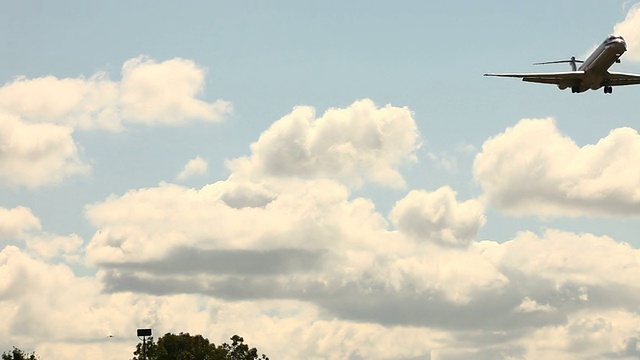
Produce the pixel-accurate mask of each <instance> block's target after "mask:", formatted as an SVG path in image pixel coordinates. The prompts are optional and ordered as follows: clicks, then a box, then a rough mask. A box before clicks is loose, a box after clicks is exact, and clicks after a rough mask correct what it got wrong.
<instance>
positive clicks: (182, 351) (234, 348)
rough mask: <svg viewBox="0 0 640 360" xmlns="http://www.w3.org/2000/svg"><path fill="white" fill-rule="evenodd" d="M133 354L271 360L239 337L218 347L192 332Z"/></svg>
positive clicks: (154, 359) (141, 358)
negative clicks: (259, 353)
mask: <svg viewBox="0 0 640 360" xmlns="http://www.w3.org/2000/svg"><path fill="white" fill-rule="evenodd" d="M143 350H144V351H143ZM145 354H146V355H145ZM133 355H134V356H133V358H132V359H131V360H269V358H268V357H266V356H265V355H264V354H263V355H260V356H259V355H258V350H256V348H249V346H248V345H247V344H245V343H244V339H243V338H242V337H240V336H238V335H234V336H233V337H231V345H229V344H226V343H225V344H222V345H221V346H218V347H216V346H215V344H213V343H210V342H209V340H208V339H207V338H204V337H202V335H189V333H180V334H177V335H176V334H171V333H166V334H164V336H162V337H160V338H159V339H158V342H157V343H156V342H154V341H153V337H149V338H147V340H146V342H145V344H144V346H143V344H142V343H138V345H137V346H136V350H135V351H134V353H133ZM2 360H4V359H2Z"/></svg>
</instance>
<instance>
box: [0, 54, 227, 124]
mask: <svg viewBox="0 0 640 360" xmlns="http://www.w3.org/2000/svg"><path fill="white" fill-rule="evenodd" d="M205 75H206V71H205V70H204V69H203V68H202V67H199V66H198V65H196V64H195V63H194V62H193V61H191V60H187V59H182V58H174V59H170V60H166V61H163V62H160V63H158V62H156V61H155V60H153V59H150V58H147V57H137V58H133V59H130V60H128V61H126V62H125V63H124V65H123V66H122V78H121V80H120V81H113V80H110V79H109V78H108V76H107V74H106V73H104V72H98V73H96V74H94V75H92V76H90V77H89V78H84V77H78V78H64V79H59V78H57V77H55V76H46V77H41V78H34V79H28V78H26V77H17V78H15V79H14V80H13V81H11V82H9V83H7V84H4V85H3V86H2V87H0V109H1V110H2V111H3V112H5V113H8V114H11V115H15V116H19V117H20V118H22V119H23V120H25V121H28V122H31V123H54V124H58V125H65V126H70V127H73V128H80V129H101V130H108V131H120V130H122V129H123V128H124V123H129V124H144V125H149V126H153V125H177V124H185V123H187V122H190V121H210V122H211V121H212V122H216V121H220V120H222V119H223V118H224V116H225V115H227V114H228V113H229V112H230V111H231V104H230V103H229V102H227V101H224V100H216V101H214V102H212V103H209V102H206V101H203V100H199V99H197V96H198V95H200V94H201V93H202V91H203V89H204V78H205Z"/></svg>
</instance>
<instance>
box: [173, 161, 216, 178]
mask: <svg viewBox="0 0 640 360" xmlns="http://www.w3.org/2000/svg"><path fill="white" fill-rule="evenodd" d="M208 168H209V164H208V163H207V161H206V160H205V159H203V158H201V157H200V156H196V157H195V158H193V159H191V160H189V162H187V164H186V165H185V166H184V169H182V171H181V172H180V174H178V176H177V179H178V180H186V179H189V178H191V177H193V176H198V175H200V176H201V175H205V174H206V173H207V169H208Z"/></svg>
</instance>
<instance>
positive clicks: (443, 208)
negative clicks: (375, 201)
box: [390, 187, 485, 246]
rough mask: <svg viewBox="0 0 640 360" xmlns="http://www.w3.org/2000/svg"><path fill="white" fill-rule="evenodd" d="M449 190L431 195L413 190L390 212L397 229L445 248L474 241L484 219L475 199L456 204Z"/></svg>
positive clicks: (482, 211)
mask: <svg viewBox="0 0 640 360" xmlns="http://www.w3.org/2000/svg"><path fill="white" fill-rule="evenodd" d="M455 197H456V194H455V192H454V191H453V190H452V189H451V188H449V187H443V188H440V189H438V190H436V191H434V192H432V193H429V192H426V191H421V190H413V191H411V192H410V193H409V195H407V197H405V198H404V199H402V200H400V201H399V202H398V203H397V204H396V206H395V207H394V208H393V210H392V211H391V215H390V216H391V220H392V221H393V222H394V224H395V225H396V227H397V228H398V229H399V230H401V231H403V232H406V233H408V234H410V235H412V236H415V237H416V238H418V239H420V240H424V241H433V242H435V243H439V244H446V245H453V246H457V245H465V244H468V243H469V242H470V241H472V240H474V239H475V236H476V234H477V232H478V230H479V229H480V227H481V226H482V225H484V221H485V216H484V209H483V206H482V204H481V203H480V202H479V201H477V200H468V201H466V202H463V203H458V202H457V201H456V198H455Z"/></svg>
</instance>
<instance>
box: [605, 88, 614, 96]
mask: <svg viewBox="0 0 640 360" xmlns="http://www.w3.org/2000/svg"><path fill="white" fill-rule="evenodd" d="M604 93H605V94H613V87H611V86H605V87H604Z"/></svg>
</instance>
